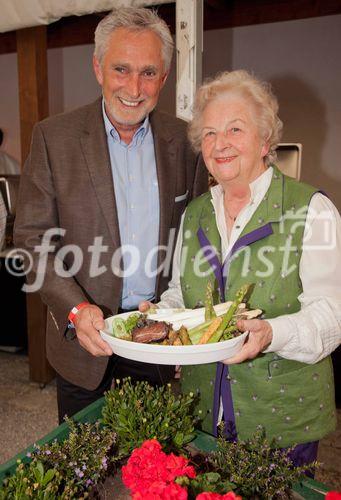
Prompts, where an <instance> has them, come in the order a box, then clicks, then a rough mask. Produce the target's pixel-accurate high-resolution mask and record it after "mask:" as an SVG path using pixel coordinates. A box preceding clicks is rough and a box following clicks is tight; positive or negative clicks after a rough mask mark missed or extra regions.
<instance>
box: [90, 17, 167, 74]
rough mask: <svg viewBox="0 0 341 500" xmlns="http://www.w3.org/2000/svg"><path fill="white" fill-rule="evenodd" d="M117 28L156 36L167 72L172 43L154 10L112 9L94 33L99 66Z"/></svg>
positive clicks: (163, 24)
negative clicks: (148, 32)
mask: <svg viewBox="0 0 341 500" xmlns="http://www.w3.org/2000/svg"><path fill="white" fill-rule="evenodd" d="M118 28H127V29H128V30H131V31H135V32H136V31H145V30H150V31H153V32H154V33H155V34H156V35H158V36H159V38H160V40H161V43H162V58H163V63H164V70H165V71H168V70H169V68H170V64H171V61H172V55H173V49H174V42H173V38H172V35H171V33H170V30H169V28H168V26H167V24H166V23H165V21H164V20H163V19H161V18H160V17H159V16H158V15H157V13H156V12H155V11H154V10H150V9H146V8H135V7H120V8H117V9H114V10H112V11H111V12H110V14H108V15H107V16H105V17H104V18H103V19H102V21H100V23H99V24H98V26H97V28H96V31H95V57H96V58H97V60H98V61H99V63H100V64H102V61H103V57H104V55H105V52H106V50H107V48H108V44H109V39H110V35H111V34H112V33H113V32H114V31H115V30H116V29H118Z"/></svg>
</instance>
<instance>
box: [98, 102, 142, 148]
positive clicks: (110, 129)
mask: <svg viewBox="0 0 341 500" xmlns="http://www.w3.org/2000/svg"><path fill="white" fill-rule="evenodd" d="M102 114H103V120H104V126H105V132H106V134H107V137H108V138H112V139H114V141H115V142H118V143H120V144H122V145H125V146H129V147H131V146H138V145H140V144H142V143H143V141H144V139H145V137H146V135H147V134H148V132H149V129H150V122H149V116H148V115H147V116H146V118H145V119H144V121H143V123H142V124H141V126H140V127H139V128H138V129H137V130H136V132H135V134H134V136H133V140H132V141H131V143H130V144H128V145H127V144H125V143H124V142H121V138H120V135H119V133H118V132H117V130H116V128H115V127H114V125H113V124H112V123H111V121H110V120H109V118H108V115H107V113H106V110H105V106H104V99H102Z"/></svg>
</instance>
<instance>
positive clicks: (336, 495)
mask: <svg viewBox="0 0 341 500" xmlns="http://www.w3.org/2000/svg"><path fill="white" fill-rule="evenodd" d="M325 498H326V500H341V492H340V491H328V493H327V494H326V496H325Z"/></svg>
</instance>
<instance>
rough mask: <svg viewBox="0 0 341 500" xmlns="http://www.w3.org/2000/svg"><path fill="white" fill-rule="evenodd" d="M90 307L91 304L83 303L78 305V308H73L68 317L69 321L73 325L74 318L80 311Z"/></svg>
mask: <svg viewBox="0 0 341 500" xmlns="http://www.w3.org/2000/svg"><path fill="white" fill-rule="evenodd" d="M89 305H90V304H89V302H81V303H80V304H78V306H75V307H73V308H72V309H71V311H70V313H69V315H68V320H69V321H71V322H72V323H73V320H74V317H75V316H76V314H77V313H78V311H80V310H81V309H83V307H86V306H89Z"/></svg>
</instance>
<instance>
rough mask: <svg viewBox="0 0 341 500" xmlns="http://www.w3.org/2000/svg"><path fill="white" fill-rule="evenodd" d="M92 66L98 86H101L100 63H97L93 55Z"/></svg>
mask: <svg viewBox="0 0 341 500" xmlns="http://www.w3.org/2000/svg"><path fill="white" fill-rule="evenodd" d="M92 65H93V68H94V72H95V75H96V79H97V81H98V83H99V84H100V86H102V85H103V73H102V67H101V64H100V62H99V61H98V59H97V57H96V56H95V55H94V56H93V58H92Z"/></svg>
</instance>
